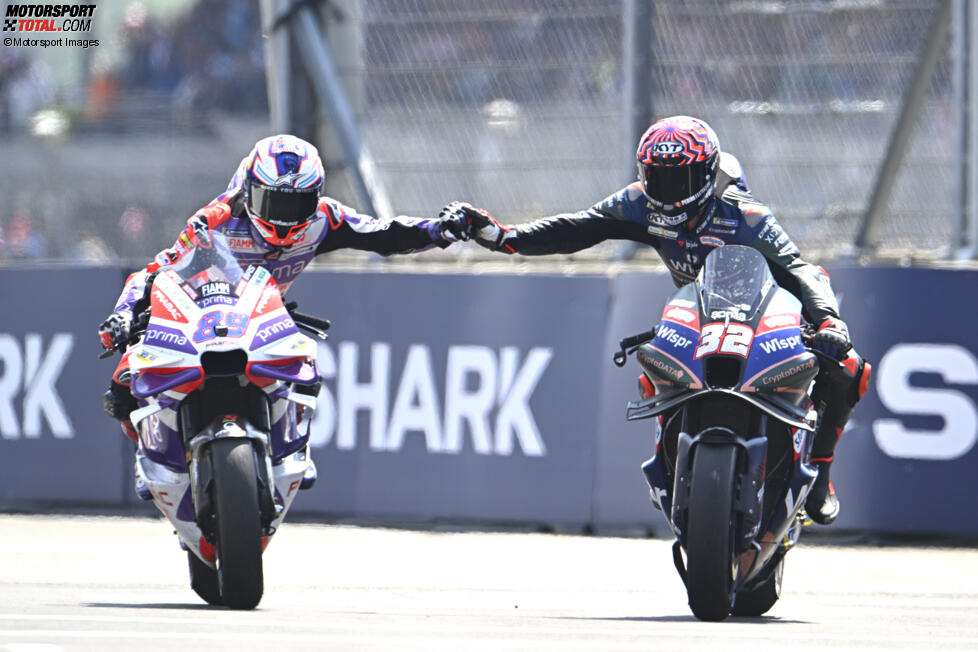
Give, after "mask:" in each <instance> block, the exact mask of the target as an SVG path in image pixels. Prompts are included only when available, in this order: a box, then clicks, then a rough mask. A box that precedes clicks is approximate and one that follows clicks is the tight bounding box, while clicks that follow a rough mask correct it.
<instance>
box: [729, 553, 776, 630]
mask: <svg viewBox="0 0 978 652" xmlns="http://www.w3.org/2000/svg"><path fill="white" fill-rule="evenodd" d="M782 577H784V557H782V558H781V559H780V560H779V561H778V565H777V566H776V567H775V568H774V572H773V573H771V577H769V578H767V580H765V581H764V583H763V584H761V585H760V586H758V587H757V588H756V589H754V590H753V591H747V592H744V591H737V598H736V599H735V600H734V606H733V615H735V616H748V617H751V618H753V617H756V616H760V615H761V614H763V613H765V612H766V611H767V610H768V609H770V608H771V607H773V606H774V603H775V602H777V601H778V598H780V597H781V578H782Z"/></svg>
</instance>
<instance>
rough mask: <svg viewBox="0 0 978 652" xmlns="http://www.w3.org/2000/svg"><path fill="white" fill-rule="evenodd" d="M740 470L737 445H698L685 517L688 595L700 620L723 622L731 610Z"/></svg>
mask: <svg viewBox="0 0 978 652" xmlns="http://www.w3.org/2000/svg"><path fill="white" fill-rule="evenodd" d="M736 472H737V450H736V449H735V448H734V447H733V446H715V445H710V444H699V445H698V446H697V447H696V449H695V451H694V453H693V474H692V480H691V482H690V488H689V513H688V515H687V518H686V524H687V525H686V592H687V595H688V596H689V607H690V609H692V611H693V614H694V615H695V616H696V617H697V618H699V619H700V620H710V621H718V620H723V619H724V618H726V617H727V616H728V615H729V614H730V608H731V606H732V604H731V603H732V597H733V581H734V573H735V569H736V566H735V564H734V554H733V537H734V524H735V523H734V511H733V496H734V480H735V477H736Z"/></svg>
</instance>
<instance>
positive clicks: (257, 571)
mask: <svg viewBox="0 0 978 652" xmlns="http://www.w3.org/2000/svg"><path fill="white" fill-rule="evenodd" d="M210 455H211V463H212V465H213V469H214V487H213V492H214V493H213V496H212V504H213V505H214V513H215V520H216V527H215V531H216V532H215V533H216V535H217V542H216V545H215V549H216V551H217V579H218V585H219V586H220V594H221V601H222V602H223V603H224V604H225V605H227V606H228V607H231V608H232V609H254V608H255V607H256V606H257V605H258V603H259V601H261V597H262V593H263V592H264V579H263V575H262V556H261V553H262V549H261V536H262V530H261V517H260V512H259V506H258V479H257V477H258V476H257V469H256V468H255V455H254V452H253V450H252V445H251V442H250V441H249V440H247V439H238V438H228V439H218V440H217V441H215V442H213V443H212V444H211V446H210Z"/></svg>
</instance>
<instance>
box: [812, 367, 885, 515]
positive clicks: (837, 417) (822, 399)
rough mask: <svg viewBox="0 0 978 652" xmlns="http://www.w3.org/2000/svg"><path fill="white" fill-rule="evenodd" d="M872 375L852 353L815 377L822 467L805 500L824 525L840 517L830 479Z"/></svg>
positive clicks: (817, 456)
mask: <svg viewBox="0 0 978 652" xmlns="http://www.w3.org/2000/svg"><path fill="white" fill-rule="evenodd" d="M871 372H872V366H871V365H870V364H869V363H868V362H866V361H865V360H864V359H863V358H862V357H861V356H860V355H859V354H858V353H856V351H855V350H850V351H849V352H848V355H846V357H845V358H844V359H843V360H841V361H840V364H839V365H837V366H831V365H825V368H824V370H823V371H820V372H819V374H818V376H816V378H815V389H814V390H812V400H813V401H814V403H815V406H816V409H817V411H818V415H819V419H818V428H817V430H816V431H815V442H814V444H813V445H812V458H811V460H812V464H814V465H815V467H816V468H818V476H817V477H816V478H815V483H814V484H813V485H812V490H811V492H810V493H809V494H808V499H807V500H806V501H805V511H806V512H808V515H809V516H810V517H811V518H812V520H813V521H815V522H816V523H820V524H821V525H829V524H831V523H833V522H834V521H835V519H836V517H838V516H839V498H838V497H837V496H836V495H835V488H834V487H833V486H832V482H831V480H830V479H829V469H830V468H831V466H832V460H833V459H835V447H836V445H838V443H839V438H840V437H841V436H842V431H843V430H844V429H845V427H846V424H847V423H848V422H849V417H850V416H851V415H852V409H853V408H854V407H855V406H856V403H858V402H859V400H860V399H861V398H862V397H863V396H864V395H865V394H866V390H867V388H868V385H869V376H870V373H871Z"/></svg>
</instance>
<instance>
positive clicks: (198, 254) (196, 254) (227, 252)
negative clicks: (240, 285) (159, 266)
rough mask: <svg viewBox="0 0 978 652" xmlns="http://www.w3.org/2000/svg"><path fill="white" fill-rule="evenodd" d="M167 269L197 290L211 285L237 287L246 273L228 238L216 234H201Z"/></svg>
mask: <svg viewBox="0 0 978 652" xmlns="http://www.w3.org/2000/svg"><path fill="white" fill-rule="evenodd" d="M181 237H182V236H181ZM167 269H171V270H173V271H174V272H176V273H177V274H178V275H179V276H180V277H181V278H182V279H183V280H184V281H186V282H187V284H188V285H189V286H190V287H192V288H193V289H195V290H196V289H198V288H200V287H201V286H202V285H205V284H207V283H229V284H230V285H231V287H234V285H235V284H237V282H238V281H239V280H240V279H241V277H242V276H243V274H244V272H243V271H242V269H241V265H240V264H239V263H238V261H237V259H236V258H235V257H234V253H233V252H232V251H231V247H230V245H229V244H228V241H227V237H225V236H224V235H223V234H221V233H216V232H210V233H201V234H198V242H197V243H195V245H194V247H193V248H192V249H190V251H188V252H187V253H186V254H184V256H183V257H182V258H180V260H178V261H177V262H175V263H173V265H171V266H169V267H167Z"/></svg>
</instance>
